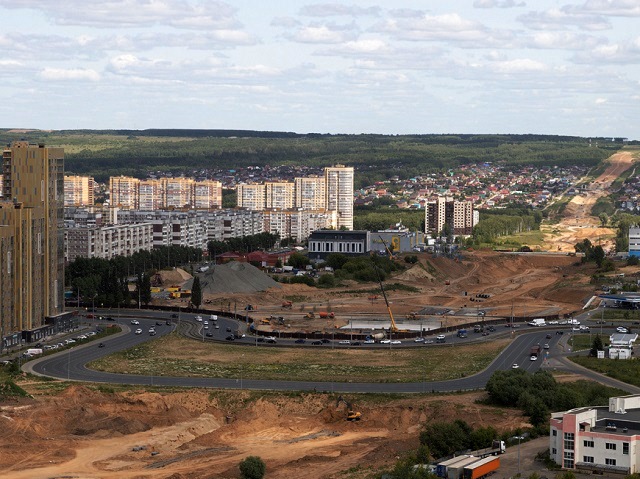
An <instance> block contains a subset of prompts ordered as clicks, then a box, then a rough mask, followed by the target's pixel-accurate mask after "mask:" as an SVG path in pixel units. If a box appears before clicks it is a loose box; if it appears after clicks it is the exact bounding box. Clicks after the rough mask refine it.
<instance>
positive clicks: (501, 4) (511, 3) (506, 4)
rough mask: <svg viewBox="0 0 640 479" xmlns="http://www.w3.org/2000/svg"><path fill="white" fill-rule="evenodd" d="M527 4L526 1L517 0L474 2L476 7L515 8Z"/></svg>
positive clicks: (478, 0)
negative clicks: (518, 0)
mask: <svg viewBox="0 0 640 479" xmlns="http://www.w3.org/2000/svg"><path fill="white" fill-rule="evenodd" d="M526 5H527V4H526V3H525V2H516V1H515V0H476V1H475V2H473V6H474V7H475V8H514V7H524V6H526Z"/></svg>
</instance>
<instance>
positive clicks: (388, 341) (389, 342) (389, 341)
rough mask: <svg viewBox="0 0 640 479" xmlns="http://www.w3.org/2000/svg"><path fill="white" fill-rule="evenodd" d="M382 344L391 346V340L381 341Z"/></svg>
mask: <svg viewBox="0 0 640 479" xmlns="http://www.w3.org/2000/svg"><path fill="white" fill-rule="evenodd" d="M380 344H391V340H390V339H381V340H380Z"/></svg>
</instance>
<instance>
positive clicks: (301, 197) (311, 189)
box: [294, 176, 327, 210]
mask: <svg viewBox="0 0 640 479" xmlns="http://www.w3.org/2000/svg"><path fill="white" fill-rule="evenodd" d="M294 185H295V187H294V190H295V200H294V205H295V207H296V208H302V209H303V210H322V209H324V208H325V207H326V202H327V188H326V182H325V179H324V177H320V176H310V177H301V178H295V179H294Z"/></svg>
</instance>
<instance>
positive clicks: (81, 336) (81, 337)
mask: <svg viewBox="0 0 640 479" xmlns="http://www.w3.org/2000/svg"><path fill="white" fill-rule="evenodd" d="M78 339H87V337H86V336H85V335H84V334H81V335H80V336H78Z"/></svg>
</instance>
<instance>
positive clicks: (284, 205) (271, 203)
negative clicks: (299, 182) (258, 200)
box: [264, 181, 294, 210]
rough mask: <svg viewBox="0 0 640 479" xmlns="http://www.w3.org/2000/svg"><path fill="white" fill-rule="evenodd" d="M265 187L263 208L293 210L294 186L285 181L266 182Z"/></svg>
mask: <svg viewBox="0 0 640 479" xmlns="http://www.w3.org/2000/svg"><path fill="white" fill-rule="evenodd" d="M264 187H265V205H264V206H265V208H279V209H283V210H286V209H289V208H293V198H294V195H293V188H294V184H293V183H290V182H286V181H280V182H267V183H265V184H264Z"/></svg>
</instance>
